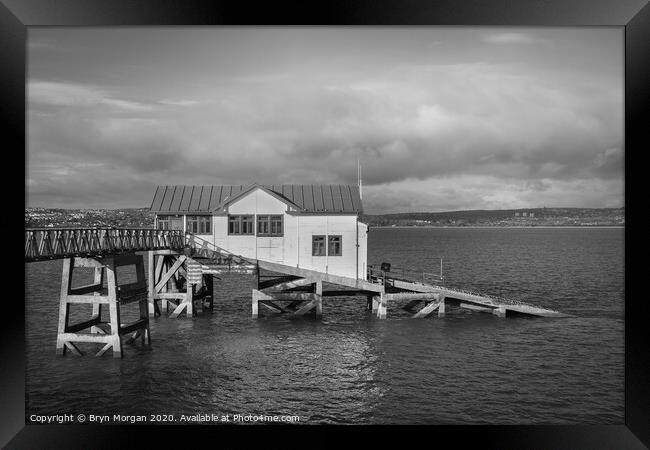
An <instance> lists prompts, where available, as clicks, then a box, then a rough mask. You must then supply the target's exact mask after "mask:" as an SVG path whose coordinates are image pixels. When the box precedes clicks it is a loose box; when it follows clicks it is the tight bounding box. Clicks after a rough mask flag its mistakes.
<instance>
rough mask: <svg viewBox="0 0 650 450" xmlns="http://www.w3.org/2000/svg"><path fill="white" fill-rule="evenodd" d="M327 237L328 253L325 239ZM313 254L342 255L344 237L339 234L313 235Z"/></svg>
mask: <svg viewBox="0 0 650 450" xmlns="http://www.w3.org/2000/svg"><path fill="white" fill-rule="evenodd" d="M326 238H327V253H325V239H326ZM311 254H312V256H326V255H327V256H341V255H342V254H343V237H342V236H338V235H330V236H322V235H321V236H317V235H316V236H312V237H311Z"/></svg>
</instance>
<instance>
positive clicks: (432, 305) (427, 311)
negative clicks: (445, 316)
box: [413, 302, 442, 319]
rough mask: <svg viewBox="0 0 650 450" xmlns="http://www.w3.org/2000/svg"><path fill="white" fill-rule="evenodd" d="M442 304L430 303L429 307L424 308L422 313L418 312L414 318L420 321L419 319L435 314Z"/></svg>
mask: <svg viewBox="0 0 650 450" xmlns="http://www.w3.org/2000/svg"><path fill="white" fill-rule="evenodd" d="M441 304H442V302H431V303H429V304H428V305H427V306H425V307H424V308H422V309H421V310H420V311H418V312H417V313H416V314H415V315H414V316H413V318H415V319H419V318H422V317H426V316H428V315H429V314H431V313H432V312H434V311H435V310H436V309H438V308H439V307H440V305H441Z"/></svg>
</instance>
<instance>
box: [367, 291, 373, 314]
mask: <svg viewBox="0 0 650 450" xmlns="http://www.w3.org/2000/svg"><path fill="white" fill-rule="evenodd" d="M372 297H373V296H372V295H367V296H366V309H367V310H368V311H372V310H373V307H372Z"/></svg>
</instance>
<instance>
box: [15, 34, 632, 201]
mask: <svg viewBox="0 0 650 450" xmlns="http://www.w3.org/2000/svg"><path fill="white" fill-rule="evenodd" d="M27 73H28V77H27V109H28V110H27V115H28V119H27V139H28V143H27V173H26V184H27V206H32V207H35V206H41V207H51V208H55V207H56V208H127V207H148V206H149V205H150V204H151V200H152V198H153V195H154V192H155V188H156V186H158V185H164V184H184V185H191V184H244V185H246V184H249V183H252V182H257V183H260V184H309V183H317V184H356V183H357V160H359V161H360V162H361V166H362V174H363V176H362V178H363V205H364V210H365V212H366V213H368V214H379V213H389V212H392V213H394V212H423V211H452V210H466V209H512V208H537V207H544V206H546V207H594V208H597V207H621V206H623V204H624V196H623V191H624V170H623V164H624V149H623V129H624V111H623V105H624V104H623V79H624V78H623V75H624V67H623V29H622V28H618V27H616V28H613V27H608V28H594V27H589V28H587V27H584V28H512V27H507V28H502V27H315V28H310V27H295V28H282V27H241V28H237V27H194V28H192V27H187V28H186V27H170V28H165V27H151V28H137V27H135V28H48V27H36V28H30V29H29V30H28V67H27Z"/></svg>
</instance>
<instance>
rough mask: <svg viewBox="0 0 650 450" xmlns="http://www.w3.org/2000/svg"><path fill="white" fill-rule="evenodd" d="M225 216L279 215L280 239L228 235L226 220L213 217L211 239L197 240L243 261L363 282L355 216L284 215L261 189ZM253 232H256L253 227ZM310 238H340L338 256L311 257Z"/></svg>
mask: <svg viewBox="0 0 650 450" xmlns="http://www.w3.org/2000/svg"><path fill="white" fill-rule="evenodd" d="M228 214H231V215H235V214H254V215H266V214H268V215H282V216H283V227H284V229H283V231H284V236H282V237H265V236H260V237H258V236H256V235H228V216H227V215H217V216H213V221H212V236H207V235H202V236H200V237H201V238H202V239H205V240H206V241H211V242H213V243H214V244H215V245H217V246H219V247H221V248H224V249H226V250H228V251H229V252H232V253H234V254H237V255H241V256H243V257H245V258H246V257H248V258H254V259H260V260H263V261H270V262H277V263H280V264H285V265H290V266H294V267H295V266H297V267H301V268H305V269H312V270H318V271H321V272H328V273H332V274H335V275H341V276H346V277H350V278H357V277H358V278H361V279H365V278H366V265H367V229H368V228H367V225H365V224H363V223H359V224H358V227H357V216H356V215H292V214H288V213H287V204H286V203H284V202H283V201H281V200H278V199H277V198H275V197H274V196H272V195H270V194H268V193H267V192H265V191H263V190H261V189H256V190H254V191H253V192H251V193H249V194H248V195H246V196H244V197H242V198H240V199H238V200H237V201H235V202H233V203H231V204H230V205H229V206H228ZM255 228H256V229H257V223H255ZM357 228H358V229H357ZM256 231H257V230H256ZM313 235H324V236H328V235H340V236H341V237H342V252H341V253H342V255H341V256H329V255H326V256H312V236H313ZM357 236H358V237H359V241H358V242H359V247H358V252H357ZM357 267H358V270H357Z"/></svg>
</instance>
